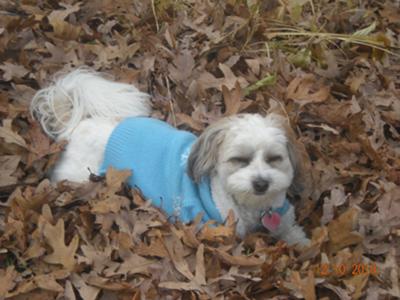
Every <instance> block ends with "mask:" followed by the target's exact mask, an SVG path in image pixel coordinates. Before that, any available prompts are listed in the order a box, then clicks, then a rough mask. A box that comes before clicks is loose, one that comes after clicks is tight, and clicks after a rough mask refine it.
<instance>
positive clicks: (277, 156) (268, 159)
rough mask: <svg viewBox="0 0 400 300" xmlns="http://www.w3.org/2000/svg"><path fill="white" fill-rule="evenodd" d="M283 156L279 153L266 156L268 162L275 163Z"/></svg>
mask: <svg viewBox="0 0 400 300" xmlns="http://www.w3.org/2000/svg"><path fill="white" fill-rule="evenodd" d="M282 159H283V158H282V156H280V155H271V156H268V157H267V158H266V161H267V162H268V163H275V162H279V161H281V160H282Z"/></svg>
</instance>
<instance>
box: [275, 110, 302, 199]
mask: <svg viewBox="0 0 400 300" xmlns="http://www.w3.org/2000/svg"><path fill="white" fill-rule="evenodd" d="M267 118H268V119H269V120H270V121H272V122H275V124H277V126H279V127H281V128H282V129H283V130H284V131H285V133H286V137H287V143H286V147H287V151H288V155H289V160H290V163H291V164H292V167H293V181H292V184H291V185H290V187H289V193H290V194H292V195H296V194H301V192H302V191H303V188H304V186H303V178H302V175H303V174H302V173H303V172H302V171H301V170H302V169H303V167H302V163H301V158H300V156H301V155H300V151H299V146H300V145H299V143H298V142H297V139H296V134H295V133H294V131H293V129H292V127H291V126H290V124H289V120H288V118H287V117H285V116H283V115H282V114H280V113H278V112H271V113H270V114H268V115H267Z"/></svg>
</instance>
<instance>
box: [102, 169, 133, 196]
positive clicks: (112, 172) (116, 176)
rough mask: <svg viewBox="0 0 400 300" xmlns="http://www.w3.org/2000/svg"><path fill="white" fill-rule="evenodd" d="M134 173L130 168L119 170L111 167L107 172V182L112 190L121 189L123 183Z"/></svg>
mask: <svg viewBox="0 0 400 300" xmlns="http://www.w3.org/2000/svg"><path fill="white" fill-rule="evenodd" d="M131 175H132V172H131V171H130V170H117V169H114V168H113V167H110V168H109V169H108V170H107V172H106V183H107V187H109V188H110V189H111V190H115V191H117V190H119V189H120V188H121V185H122V183H124V182H125V181H126V180H127V179H128V177H129V176H131Z"/></svg>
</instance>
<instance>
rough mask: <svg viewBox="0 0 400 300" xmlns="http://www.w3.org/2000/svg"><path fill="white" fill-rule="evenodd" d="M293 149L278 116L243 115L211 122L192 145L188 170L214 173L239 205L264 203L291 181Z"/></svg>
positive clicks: (198, 173) (197, 173)
mask: <svg viewBox="0 0 400 300" xmlns="http://www.w3.org/2000/svg"><path fill="white" fill-rule="evenodd" d="M296 161H297V159H296V152H295V149H294V145H293V143H291V142H290V141H289V138H288V135H287V134H286V129H285V126H284V122H283V120H282V118H281V117H279V116H277V115H275V114H270V115H268V116H267V117H262V116H260V115H252V114H242V115H237V116H234V117H228V118H225V119H222V120H220V121H219V122H217V123H215V124H212V125H210V126H209V127H208V128H207V129H206V130H205V131H204V132H203V134H201V135H200V137H199V138H198V140H197V141H196V143H195V144H194V145H193V147H192V150H191V153H190V156H189V160H188V173H189V175H190V176H191V178H192V179H193V180H194V181H196V182H198V181H200V180H201V178H202V177H203V176H218V177H219V179H220V182H221V184H222V185H223V187H224V190H225V191H226V192H227V193H229V194H230V195H231V196H233V198H234V199H235V201H237V202H238V204H240V205H243V206H247V207H250V206H252V207H265V206H269V205H272V204H273V203H270V201H273V200H274V199H276V198H277V197H276V196H277V195H279V194H282V193H285V192H286V191H287V190H288V188H289V187H291V186H292V185H294V183H295V182H294V177H295V174H296V169H297V162H296Z"/></svg>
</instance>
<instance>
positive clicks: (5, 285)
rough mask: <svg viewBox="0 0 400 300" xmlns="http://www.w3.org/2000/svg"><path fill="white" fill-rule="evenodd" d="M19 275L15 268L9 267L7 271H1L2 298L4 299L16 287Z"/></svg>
mask: <svg viewBox="0 0 400 300" xmlns="http://www.w3.org/2000/svg"><path fill="white" fill-rule="evenodd" d="M17 276H18V273H17V272H16V271H15V268H14V266H9V267H7V268H6V269H0V278H1V280H0V297H4V296H5V295H6V294H7V293H8V292H9V291H11V290H12V289H13V288H14V287H15V285H16V278H17Z"/></svg>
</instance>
